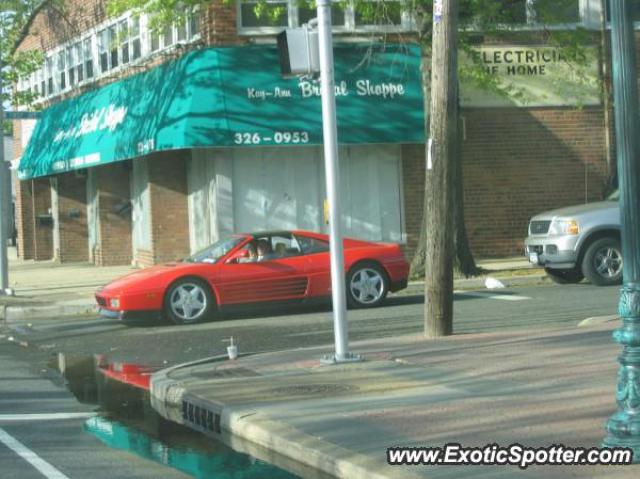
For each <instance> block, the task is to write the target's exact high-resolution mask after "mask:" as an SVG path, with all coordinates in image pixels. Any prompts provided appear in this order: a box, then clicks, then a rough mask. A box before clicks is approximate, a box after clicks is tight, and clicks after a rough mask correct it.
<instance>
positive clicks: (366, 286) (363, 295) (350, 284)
mask: <svg viewBox="0 0 640 479" xmlns="http://www.w3.org/2000/svg"><path fill="white" fill-rule="evenodd" d="M388 291H389V281H388V280H387V275H386V273H385V272H384V270H383V269H382V267H380V266H379V265H378V264H376V263H372V262H363V263H358V264H356V265H355V266H354V267H353V268H351V270H350V271H349V274H347V303H349V306H351V307H352V308H371V307H374V306H378V305H379V304H380V303H381V302H382V300H384V298H385V297H386V296H387V292H388Z"/></svg>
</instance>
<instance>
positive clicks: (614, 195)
mask: <svg viewBox="0 0 640 479" xmlns="http://www.w3.org/2000/svg"><path fill="white" fill-rule="evenodd" d="M607 199H608V200H609V201H618V200H619V199H620V190H616V191H614V192H613V193H611V194H610V195H609V196H607Z"/></svg>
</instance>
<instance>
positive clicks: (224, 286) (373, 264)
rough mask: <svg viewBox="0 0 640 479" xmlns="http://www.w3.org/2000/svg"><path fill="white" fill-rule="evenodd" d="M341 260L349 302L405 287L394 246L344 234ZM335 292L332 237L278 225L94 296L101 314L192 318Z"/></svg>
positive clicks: (373, 302) (374, 301)
mask: <svg viewBox="0 0 640 479" xmlns="http://www.w3.org/2000/svg"><path fill="white" fill-rule="evenodd" d="M344 260H345V272H346V290H347V301H348V304H349V306H350V307H360V308H368V307H372V306H377V305H379V304H380V303H381V302H382V300H384V298H385V297H386V295H387V293H388V292H389V291H392V292H393V291H398V290H400V289H403V288H406V287H407V276H408V274H409V265H408V263H407V261H406V260H405V258H404V255H403V254H402V251H401V250H400V247H399V246H398V245H396V244H386V243H372V242H368V241H359V240H354V239H345V240H344ZM330 294H331V274H330V267H329V241H328V237H327V235H323V234H319V233H311V232H307V231H276V232H267V233H256V234H238V235H233V236H229V237H227V238H224V239H221V240H220V241H218V242H216V243H214V244H212V245H211V246H209V247H208V248H205V249H204V250H202V251H199V252H198V253H196V254H194V255H193V256H190V257H189V258H187V259H185V260H184V261H181V262H176V263H169V264H164V265H158V266H153V267H151V268H147V269H143V270H141V271H137V272H135V273H132V274H129V275H127V276H124V277H122V278H120V279H117V280H115V281H113V282H112V283H109V284H108V285H106V286H104V287H103V288H101V289H99V290H98V292H97V293H96V300H97V302H98V308H99V310H100V313H101V314H103V315H104V316H108V317H115V318H119V319H122V320H126V319H138V318H148V317H150V316H151V317H153V318H161V317H166V318H168V319H170V320H171V321H173V322H174V323H178V324H187V323H196V322H199V321H201V320H203V319H205V318H208V317H211V316H212V315H213V314H214V313H215V312H216V311H218V310H219V309H223V308H225V307H227V306H232V305H239V304H249V303H260V302H270V301H286V300H306V299H311V298H317V297H318V298H319V297H323V296H324V297H326V296H330Z"/></svg>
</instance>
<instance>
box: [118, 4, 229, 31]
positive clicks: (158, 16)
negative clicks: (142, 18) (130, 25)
mask: <svg viewBox="0 0 640 479" xmlns="http://www.w3.org/2000/svg"><path fill="white" fill-rule="evenodd" d="M230 1H231V0H228V2H230ZM228 2H225V3H228ZM210 4H211V0H107V12H108V14H109V15H111V16H114V17H115V16H118V15H121V14H123V13H124V12H127V11H132V12H134V13H135V14H141V13H145V14H147V15H149V27H150V28H151V29H152V30H153V31H155V32H160V31H162V30H164V29H165V28H166V27H168V26H170V25H172V24H174V23H179V22H182V21H185V20H186V18H187V16H188V15H189V14H190V13H191V12H193V11H194V10H196V9H198V8H199V9H201V10H202V11H204V10H205V9H206V8H207V7H208V6H209V5H210Z"/></svg>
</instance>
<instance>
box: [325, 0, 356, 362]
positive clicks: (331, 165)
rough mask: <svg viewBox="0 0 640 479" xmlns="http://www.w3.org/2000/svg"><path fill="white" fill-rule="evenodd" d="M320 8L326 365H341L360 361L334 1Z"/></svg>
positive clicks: (328, 1)
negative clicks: (343, 188) (343, 178)
mask: <svg viewBox="0 0 640 479" xmlns="http://www.w3.org/2000/svg"><path fill="white" fill-rule="evenodd" d="M317 4H318V44H319V56H320V88H321V93H322V132H323V135H324V136H323V138H324V165H325V173H326V180H327V197H328V200H329V239H330V256H331V296H332V299H333V330H334V332H333V334H334V340H335V347H336V352H335V356H333V357H330V358H326V359H325V360H324V361H323V362H327V363H341V362H348V361H357V360H359V358H358V357H357V356H354V355H352V354H350V353H349V339H348V336H349V333H348V328H347V305H346V300H347V297H346V291H345V277H344V248H343V245H342V231H341V229H342V228H341V227H342V218H341V215H340V178H339V168H338V164H339V163H338V130H337V125H336V96H335V93H336V92H335V81H334V76H333V39H332V36H331V0H317Z"/></svg>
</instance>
